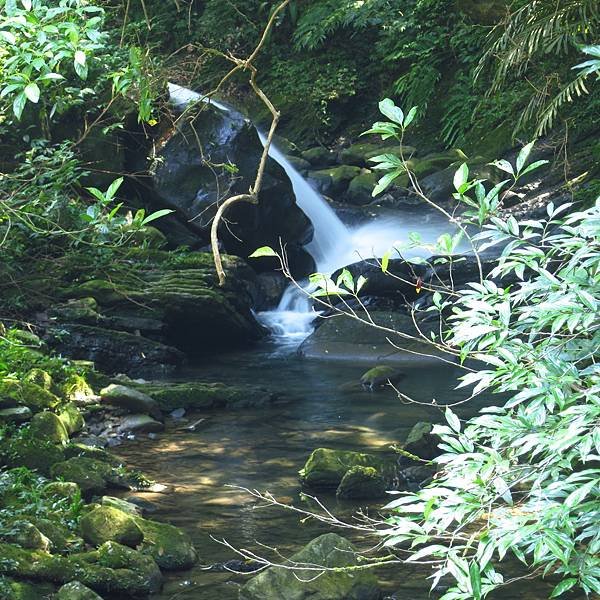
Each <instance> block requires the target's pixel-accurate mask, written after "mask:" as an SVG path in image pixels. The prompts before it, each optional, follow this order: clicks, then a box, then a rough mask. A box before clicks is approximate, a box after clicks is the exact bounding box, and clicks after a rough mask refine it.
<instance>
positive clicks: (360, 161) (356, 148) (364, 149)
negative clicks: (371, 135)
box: [340, 142, 416, 167]
mask: <svg viewBox="0 0 600 600" xmlns="http://www.w3.org/2000/svg"><path fill="white" fill-rule="evenodd" d="M400 150H402V153H403V155H404V157H405V158H406V159H408V158H410V157H411V156H413V155H414V154H415V152H416V148H413V147H412V146H406V145H405V146H402V147H401V146H400V144H388V145H385V146H382V145H380V144H373V143H370V142H360V143H358V144H352V145H351V146H349V147H348V148H344V150H342V151H341V152H340V160H341V161H342V163H344V164H346V165H355V166H357V167H368V166H370V165H372V164H373V162H372V161H371V160H370V159H371V158H373V157H375V156H380V155H382V154H393V155H394V156H400Z"/></svg>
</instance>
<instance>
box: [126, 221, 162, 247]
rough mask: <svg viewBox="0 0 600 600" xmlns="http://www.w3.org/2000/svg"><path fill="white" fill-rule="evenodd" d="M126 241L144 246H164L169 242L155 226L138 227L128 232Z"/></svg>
mask: <svg viewBox="0 0 600 600" xmlns="http://www.w3.org/2000/svg"><path fill="white" fill-rule="evenodd" d="M128 234H129V237H128V243H130V244H131V245H134V246H143V247H144V248H156V249H160V248H164V247H165V246H166V245H167V244H168V243H169V242H168V241H167V236H165V234H164V233H163V232H162V231H160V230H159V229H156V227H148V226H146V227H140V228H138V229H135V230H133V231H130V232H128Z"/></svg>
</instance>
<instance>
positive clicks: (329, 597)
mask: <svg viewBox="0 0 600 600" xmlns="http://www.w3.org/2000/svg"><path fill="white" fill-rule="evenodd" d="M294 563H296V564H298V566H299V568H298V569H297V570H290V569H289V568H286V569H282V568H277V567H270V568H268V569H266V570H265V571H263V572H262V573H260V574H258V575H257V576H256V577H254V578H253V579H251V580H250V581H249V582H248V583H247V584H246V585H245V586H244V587H243V588H242V589H241V590H240V600H266V599H267V598H272V599H275V598H277V600H309V599H310V600H379V598H381V592H380V590H379V589H378V587H377V579H376V578H375V575H373V573H371V572H369V571H343V568H344V567H355V566H357V565H358V558H357V553H356V549H355V548H354V546H353V545H352V544H351V543H350V542H349V541H348V540H346V539H345V538H343V537H341V536H339V535H337V534H335V533H326V534H325V535H321V536H319V537H318V538H316V539H314V540H312V541H311V542H309V543H308V544H307V545H306V546H305V547H304V548H303V549H302V550H300V552H297V553H296V554H294V555H293V556H292V557H291V558H290V560H289V561H286V567H289V566H290V564H291V565H293V564H294ZM307 564H308V565H314V566H321V567H324V568H327V569H332V570H327V571H323V572H322V574H321V575H319V576H318V577H316V576H315V575H317V574H318V571H314V570H310V571H307V570H306V569H304V570H303V569H302V568H300V565H307ZM333 569H340V570H339V571H338V570H333Z"/></svg>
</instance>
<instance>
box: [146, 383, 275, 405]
mask: <svg viewBox="0 0 600 600" xmlns="http://www.w3.org/2000/svg"><path fill="white" fill-rule="evenodd" d="M135 387H136V388H137V389H139V390H141V391H143V392H144V393H145V394H147V395H148V396H150V397H151V398H153V399H154V400H156V402H158V405H159V407H160V408H161V409H162V410H163V411H165V412H171V411H172V410H175V409H177V408H185V409H186V410H208V409H216V408H248V407H259V406H265V405H268V404H269V403H271V402H272V400H273V399H274V396H273V394H272V393H270V392H269V391H268V390H265V389H263V388H260V387H256V386H233V385H225V384H223V383H203V382H188V383H161V382H155V381H153V382H151V383H148V384H138V385H135Z"/></svg>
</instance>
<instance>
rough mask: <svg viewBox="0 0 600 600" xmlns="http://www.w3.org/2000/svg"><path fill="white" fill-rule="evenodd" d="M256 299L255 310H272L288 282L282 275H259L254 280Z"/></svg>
mask: <svg viewBox="0 0 600 600" xmlns="http://www.w3.org/2000/svg"><path fill="white" fill-rule="evenodd" d="M256 282H257V286H258V291H259V293H258V299H257V303H256V307H255V308H256V310H257V311H261V310H272V309H274V308H275V307H276V306H277V305H278V304H279V301H280V300H281V297H282V296H283V292H284V291H285V288H286V287H287V286H288V284H289V281H288V279H287V278H286V276H285V275H283V273H260V274H259V275H258V276H257V278H256Z"/></svg>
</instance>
